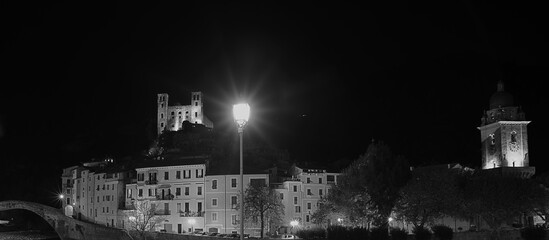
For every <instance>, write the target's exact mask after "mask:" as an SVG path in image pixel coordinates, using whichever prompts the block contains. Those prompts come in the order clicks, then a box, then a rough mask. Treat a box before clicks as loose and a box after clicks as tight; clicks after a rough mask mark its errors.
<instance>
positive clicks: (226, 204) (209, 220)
mask: <svg viewBox="0 0 549 240" xmlns="http://www.w3.org/2000/svg"><path fill="white" fill-rule="evenodd" d="M243 177H244V191H246V188H247V187H248V186H249V184H250V182H251V180H252V179H263V180H264V181H265V184H267V186H268V184H269V175H268V174H245V175H244V176H243ZM215 181H217V184H216V186H217V187H216V188H214V187H213V184H214V182H215ZM233 182H234V183H235V185H233ZM240 188H241V185H240V175H209V176H206V213H205V218H206V226H205V227H206V228H205V229H204V231H207V232H219V233H232V232H236V233H239V232H240V225H239V224H238V222H235V221H234V220H237V221H238V220H239V219H240V211H239V210H237V209H236V207H237V206H239V204H240ZM214 199H215V200H214ZM235 200H236V201H235ZM214 201H215V202H217V204H215V205H214ZM257 230H258V229H256V228H253V227H248V226H247V227H246V229H245V233H247V234H250V235H251V236H254V235H257V234H256V232H257Z"/></svg>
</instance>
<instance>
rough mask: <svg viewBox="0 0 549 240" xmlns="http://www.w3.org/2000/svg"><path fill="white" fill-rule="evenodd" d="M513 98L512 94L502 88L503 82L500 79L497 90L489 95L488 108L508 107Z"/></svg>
mask: <svg viewBox="0 0 549 240" xmlns="http://www.w3.org/2000/svg"><path fill="white" fill-rule="evenodd" d="M513 104H514V99H513V95H511V94H510V93H508V92H506V91H505V89H504V84H503V82H502V81H501V80H500V81H499V82H498V90H497V92H495V93H494V94H492V96H491V97H490V109H494V108H502V107H510V106H513Z"/></svg>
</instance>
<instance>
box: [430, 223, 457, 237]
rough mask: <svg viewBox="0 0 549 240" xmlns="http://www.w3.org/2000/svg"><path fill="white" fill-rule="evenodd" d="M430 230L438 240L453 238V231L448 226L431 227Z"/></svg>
mask: <svg viewBox="0 0 549 240" xmlns="http://www.w3.org/2000/svg"><path fill="white" fill-rule="evenodd" d="M431 230H432V231H433V235H435V237H436V238H437V239H438V240H452V238H454V231H453V230H452V228H450V227H448V226H445V225H435V226H433V227H431Z"/></svg>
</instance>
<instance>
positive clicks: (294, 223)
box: [290, 220, 299, 227]
mask: <svg viewBox="0 0 549 240" xmlns="http://www.w3.org/2000/svg"><path fill="white" fill-rule="evenodd" d="M290 225H292V227H295V226H297V225H299V222H298V221H297V220H292V221H291V222H290Z"/></svg>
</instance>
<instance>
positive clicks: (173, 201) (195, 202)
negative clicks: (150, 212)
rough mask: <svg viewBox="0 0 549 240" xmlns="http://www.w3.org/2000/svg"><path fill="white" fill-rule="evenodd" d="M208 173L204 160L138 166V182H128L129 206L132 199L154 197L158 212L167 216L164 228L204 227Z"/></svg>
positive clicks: (190, 228)
mask: <svg viewBox="0 0 549 240" xmlns="http://www.w3.org/2000/svg"><path fill="white" fill-rule="evenodd" d="M205 173H206V170H205V165H204V164H197V165H180V166H163V167H149V168H138V169H137V175H138V179H137V183H135V184H128V185H127V190H126V193H127V194H128V195H126V197H125V199H126V200H125V203H126V208H127V209H130V208H131V207H130V206H131V205H132V201H140V200H151V201H153V202H154V204H156V210H157V213H158V216H160V217H162V218H165V219H166V220H167V221H166V222H165V223H164V224H163V226H161V227H160V228H161V229H165V230H166V231H167V232H172V233H183V232H189V230H201V229H204V217H203V215H204V210H205V203H204V197H205V195H206V192H205V187H204V179H205ZM154 174H156V178H155V179H153V178H151V177H153V176H154ZM140 175H141V176H143V177H139V176H140ZM130 192H131V196H130V195H129V193H130ZM140 192H141V193H142V194H141V195H140V194H139V193H140ZM191 219H192V220H194V223H192V222H191V221H190V220H191Z"/></svg>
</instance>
